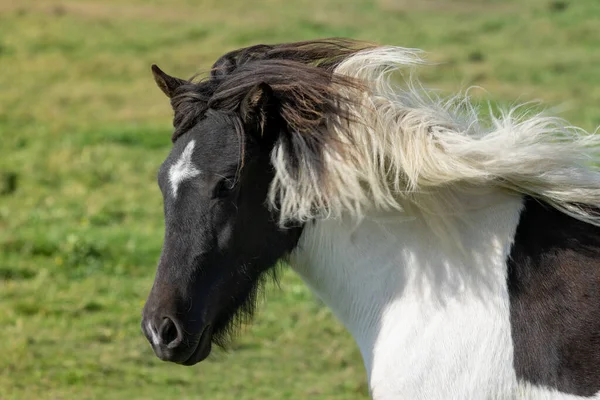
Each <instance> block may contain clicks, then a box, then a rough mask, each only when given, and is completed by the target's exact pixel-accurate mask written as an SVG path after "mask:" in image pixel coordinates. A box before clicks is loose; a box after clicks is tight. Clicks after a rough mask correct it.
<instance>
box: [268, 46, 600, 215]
mask: <svg viewBox="0 0 600 400" xmlns="http://www.w3.org/2000/svg"><path fill="white" fill-rule="evenodd" d="M421 63H423V61H422V59H421V58H420V56H419V51H417V50H411V49H405V48H399V47H377V48H373V49H368V50H363V51H360V52H358V53H356V54H354V55H352V56H350V57H349V58H347V59H346V60H344V61H342V62H341V63H340V64H339V65H338V66H337V67H336V69H335V73H336V74H339V75H343V76H347V77H350V78H353V79H357V80H359V81H361V82H362V83H364V85H365V87H367V90H366V91H364V92H360V93H358V92H357V93H351V95H352V96H355V97H357V98H359V100H360V101H359V102H358V103H356V104H354V105H348V108H349V112H350V114H351V116H352V119H351V120H352V122H351V123H350V124H349V125H347V127H346V128H344V129H348V131H347V132H341V131H339V130H340V129H342V128H339V126H342V125H340V124H335V127H332V128H331V129H332V131H331V134H332V137H335V138H336V140H339V141H342V142H347V143H346V145H345V146H344V152H343V153H340V152H339V151H336V150H335V149H336V148H337V147H336V146H331V148H327V149H326V152H325V155H326V157H325V162H326V167H325V168H324V169H325V175H326V176H325V180H324V182H325V183H324V184H323V182H322V180H321V181H320V180H319V179H318V177H317V171H315V170H314V167H311V164H310V160H306V161H302V162H303V163H304V164H303V165H301V166H300V168H299V176H297V177H295V178H294V179H292V178H291V175H290V172H289V171H290V168H289V166H288V165H287V164H286V159H285V154H284V152H283V149H282V148H281V147H276V148H275V149H274V151H273V154H272V160H273V164H274V166H275V170H276V176H275V179H274V181H273V183H272V185H271V192H270V199H271V201H272V202H275V199H278V203H279V204H278V207H279V208H280V211H281V219H282V223H285V222H287V221H290V220H292V221H307V220H311V219H314V218H324V217H333V218H337V217H341V216H342V215H344V214H351V215H353V216H356V217H359V218H360V217H362V216H363V215H365V213H367V212H368V211H370V210H398V211H401V212H404V213H407V212H408V213H412V212H418V213H420V214H421V215H424V216H426V217H427V218H428V219H429V220H430V221H438V222H439V223H443V221H444V220H445V219H446V218H449V216H450V215H460V213H461V207H462V206H461V204H460V202H459V201H455V195H456V194H457V193H460V192H464V191H472V190H479V189H482V188H490V187H499V188H505V189H506V190H507V191H512V192H516V193H520V194H527V195H531V196H533V197H535V198H538V199H540V200H542V201H544V202H546V203H548V204H550V205H552V206H554V207H556V208H557V209H560V210H562V211H563V212H565V213H567V214H569V215H571V216H573V217H575V218H578V219H581V220H583V221H587V222H589V223H592V224H595V225H600V215H599V214H598V213H594V211H592V207H598V206H600V168H599V164H598V163H599V162H600V135H593V134H589V133H586V132H585V131H584V130H582V129H579V128H575V127H572V126H569V125H567V124H566V123H565V121H563V120H561V119H559V118H554V117H548V116H544V115H541V114H532V113H531V112H528V111H527V110H526V109H525V107H524V106H518V107H514V108H512V109H510V110H508V111H505V112H501V113H499V115H491V117H487V116H486V117H485V118H482V117H481V116H480V113H479V112H478V111H477V109H476V108H477V107H476V106H475V105H473V103H472V102H471V101H470V100H469V98H468V97H467V96H459V97H452V98H449V99H443V98H440V97H439V96H438V95H436V94H435V93H433V92H432V91H428V90H425V89H423V88H422V87H421V86H420V84H419V83H418V82H417V81H416V80H414V79H412V78H405V82H406V84H404V85H401V84H399V83H397V82H399V80H397V79H395V76H394V74H393V73H394V72H396V71H397V70H399V69H404V68H407V67H412V66H415V65H418V64H421ZM340 90H352V89H346V88H341V89H340ZM347 95H348V94H346V96H347ZM336 130H337V131H336ZM586 206H592V207H586ZM446 222H447V220H446ZM434 223H437V222H434Z"/></svg>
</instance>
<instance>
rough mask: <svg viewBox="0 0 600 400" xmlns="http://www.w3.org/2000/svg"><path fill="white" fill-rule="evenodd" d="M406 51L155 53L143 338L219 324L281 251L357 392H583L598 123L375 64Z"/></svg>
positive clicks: (593, 370)
mask: <svg viewBox="0 0 600 400" xmlns="http://www.w3.org/2000/svg"><path fill="white" fill-rule="evenodd" d="M421 62H422V61H421V59H420V58H419V53H418V51H415V50H410V49H404V48H399V47H379V46H372V45H365V44H361V43H356V42H351V41H346V40H333V39H332V40H322V41H313V42H301V43H290V44H281V45H274V46H267V45H259V46H253V47H249V48H245V49H240V50H237V51H234V52H231V53H228V54H226V55H224V56H223V57H221V58H220V59H219V60H218V61H217V62H216V63H215V65H214V67H213V68H212V70H211V73H210V75H209V76H207V77H206V78H205V79H203V80H200V81H197V80H196V81H187V80H182V79H178V78H174V77H171V76H169V75H167V74H165V73H164V72H162V71H161V70H160V69H159V68H158V67H156V66H153V72H154V77H155V80H156V82H157V83H158V86H159V87H160V88H161V89H162V90H163V91H164V92H165V93H166V95H167V96H168V97H169V98H170V99H171V104H172V106H173V109H174V113H175V117H174V126H175V131H174V135H173V142H174V145H173V149H172V150H171V153H170V154H169V156H168V158H167V159H166V161H165V162H164V163H163V164H162V166H161V168H160V172H159V174H158V183H159V186H160V189H161V191H162V194H163V196H164V213H165V238H164V247H163V250H162V254H161V257H160V261H159V264H158V270H157V273H156V279H155V281H154V285H153V287H152V290H151V292H150V295H149V298H148V300H147V302H146V305H145V307H144V311H143V322H142V328H143V331H144V333H145V335H146V336H147V338H148V339H149V341H150V342H151V344H152V347H153V349H154V351H155V352H156V354H157V355H158V357H160V358H161V359H163V360H168V361H173V362H176V363H180V364H185V365H193V364H196V363H198V362H200V361H202V360H203V359H205V358H206V357H207V356H208V355H209V353H210V351H211V344H213V343H216V344H219V345H224V344H226V342H227V338H228V337H230V333H232V331H233V330H234V329H233V328H235V326H236V325H237V324H238V323H239V322H240V321H246V320H248V318H249V317H250V316H251V315H252V312H253V310H254V306H255V300H256V295H257V291H258V290H259V289H260V285H261V282H263V280H264V279H265V277H268V276H269V275H270V274H269V272H272V271H273V269H274V267H275V265H276V264H277V262H278V261H279V260H281V259H283V260H286V261H287V263H288V264H289V265H290V266H291V267H292V268H293V269H294V270H295V271H296V272H297V273H298V274H300V276H301V277H302V278H303V279H304V280H305V281H306V283H307V284H308V285H309V286H310V288H311V289H312V290H313V291H314V292H315V293H316V294H317V295H318V296H319V297H320V298H322V299H323V300H324V302H325V303H326V304H327V305H328V306H329V307H331V308H332V309H333V311H334V312H335V314H336V316H337V317H338V318H339V319H340V320H341V321H342V322H343V323H344V324H345V326H346V327H347V328H348V330H349V331H350V332H351V333H352V335H353V337H354V338H355V340H356V342H357V344H358V346H359V347H360V350H361V353H362V356H363V359H364V363H365V365H366V369H367V371H368V378H369V386H370V391H371V394H372V396H373V398H374V399H400V398H402V399H512V398H523V399H550V398H552V399H555V398H556V399H571V398H590V397H594V396H595V398H598V397H599V395H598V392H600V228H599V225H600V213H599V208H598V206H599V205H600V168H599V167H598V164H594V163H593V161H594V160H596V161H597V160H600V136H599V135H590V134H587V133H585V132H583V131H581V130H580V129H576V128H572V127H569V126H567V125H565V124H564V123H563V122H562V121H561V120H559V119H556V118H549V117H544V116H542V115H538V114H527V113H521V112H520V111H519V110H520V109H519V108H517V109H513V110H510V111H509V112H505V113H501V114H500V115H497V116H492V117H491V118H484V119H482V118H480V117H479V116H478V113H477V111H476V110H475V107H474V106H473V105H471V103H470V102H469V100H468V99H467V98H452V99H450V100H443V99H440V98H439V97H437V96H435V95H433V94H432V92H429V91H426V90H425V89H422V88H420V87H419V85H417V84H415V81H414V80H410V79H407V80H406V82H407V84H406V85H404V84H402V85H400V84H398V83H396V82H398V80H397V79H394V78H392V75H391V73H392V72H393V71H394V70H397V69H399V68H409V67H411V66H415V65H416V64H419V63H421ZM483 121H487V122H483Z"/></svg>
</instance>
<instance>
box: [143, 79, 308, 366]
mask: <svg viewBox="0 0 600 400" xmlns="http://www.w3.org/2000/svg"><path fill="white" fill-rule="evenodd" d="M154 72H155V78H156V80H157V83H158V84H159V86H160V87H161V88H162V89H163V91H165V93H166V94H167V95H169V96H170V97H171V98H172V99H173V102H174V104H175V103H176V102H177V101H178V100H181V101H188V102H189V101H192V103H194V106H195V107H197V109H196V111H198V113H197V114H196V118H194V119H193V121H187V122H188V124H187V126H183V125H181V124H179V125H178V126H176V127H177V131H176V132H177V133H176V134H177V135H178V137H177V138H176V139H175V143H174V145H173V148H172V150H171V153H170V154H169V156H168V157H167V159H166V160H165V162H164V163H163V164H162V166H161V168H160V170H159V173H158V184H159V186H160V190H161V192H162V195H163V198H164V216H165V237H164V245H163V249H162V254H161V256H160V260H159V264H158V271H157V274H156V279H155V281H154V285H153V287H152V290H151V292H150V295H149V297H148V300H147V302H146V305H145V307H144V311H143V322H142V329H143V331H144V333H145V334H146V336H147V338H148V339H149V341H150V342H151V344H152V347H153V348H154V351H155V352H156V354H157V355H158V357H160V358H161V359H163V360H169V361H174V362H177V363H182V364H187V365H191V364H195V363H197V362H199V361H201V360H203V359H204V358H206V357H207V356H208V354H209V353H210V350H211V343H212V342H215V343H217V344H222V342H223V339H224V337H225V335H226V333H227V331H228V330H229V329H230V328H231V327H232V324H235V322H236V321H237V320H239V318H240V317H241V318H242V319H243V318H244V317H245V316H249V314H251V312H252V309H253V307H254V300H255V297H256V294H257V289H258V287H259V283H260V282H261V278H262V277H263V276H264V274H265V272H267V271H268V270H269V269H270V268H272V267H273V266H274V265H275V264H276V262H277V260H278V259H279V258H281V257H282V256H283V255H284V254H285V253H286V252H289V251H290V250H291V249H292V248H293V247H294V246H295V244H296V242H297V240H298V237H299V235H300V231H301V229H300V228H298V227H291V228H286V229H282V228H280V227H279V225H278V218H277V216H276V215H275V214H274V212H273V211H271V209H270V208H269V207H268V205H267V193H268V190H269V184H270V182H271V180H272V179H273V175H274V172H273V167H272V165H271V162H270V152H271V150H272V148H273V144H274V141H275V139H276V137H277V136H276V134H277V133H278V131H279V127H278V122H277V120H276V119H275V118H270V116H271V115H275V114H273V113H272V112H271V110H270V108H271V107H275V104H274V99H273V97H272V92H271V89H270V87H269V86H268V85H266V84H259V85H257V86H255V87H252V88H249V89H248V90H247V93H246V95H245V96H244V98H243V99H241V101H240V103H239V107H237V110H236V111H235V112H231V111H227V110H220V109H219V108H218V107H214V108H212V107H209V106H208V103H205V104H203V103H202V102H203V100H202V99H193V94H191V93H185V82H184V81H182V80H179V79H175V78H172V77H169V76H167V75H166V74H164V73H162V72H161V71H160V70H159V69H158V68H154ZM176 93H180V96H179V98H178V97H177V94H176ZM186 96H187V97H188V98H187V99H185V97H186ZM189 96H192V98H190V97H189ZM182 99H183V100H182ZM195 100H197V102H196V101H195ZM180 106H181V105H180ZM188 106H189V104H188ZM175 111H176V119H177V118H179V117H180V116H179V114H178V113H179V112H182V113H186V112H190V110H187V111H186V110H181V109H180V107H176V108H175ZM187 118H190V116H189V115H181V119H182V121H177V122H176V124H177V123H178V122H183V120H185V119H187Z"/></svg>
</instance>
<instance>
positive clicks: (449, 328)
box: [292, 197, 522, 399]
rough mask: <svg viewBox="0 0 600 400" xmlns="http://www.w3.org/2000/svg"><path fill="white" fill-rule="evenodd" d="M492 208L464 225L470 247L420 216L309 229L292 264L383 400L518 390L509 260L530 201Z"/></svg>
mask: <svg viewBox="0 0 600 400" xmlns="http://www.w3.org/2000/svg"><path fill="white" fill-rule="evenodd" d="M480 200H481V199H480ZM483 201H484V203H485V202H487V199H483ZM490 204H493V205H491V206H489V207H487V208H486V209H482V210H479V211H477V212H473V213H472V215H470V216H469V217H468V219H466V220H465V221H463V222H462V223H460V224H459V225H460V226H459V227H458V228H457V232H458V234H459V235H460V239H461V241H462V244H463V246H464V250H462V251H460V250H456V251H452V250H449V249H450V244H446V245H443V244H441V243H440V240H439V239H438V238H437V237H436V236H435V235H434V234H433V233H432V232H431V231H430V230H429V229H428V228H427V226H426V225H425V224H424V223H423V222H422V221H421V220H420V219H418V218H414V219H409V218H403V217H399V216H396V217H394V216H388V217H386V216H378V217H372V218H365V219H364V220H362V221H361V222H356V221H321V222H317V223H315V224H313V225H309V226H307V227H306V228H305V231H304V233H303V235H302V238H301V240H300V243H299V246H298V249H297V250H296V251H295V253H294V254H293V255H292V265H293V268H294V269H295V270H296V271H297V272H298V273H299V274H300V275H301V276H302V277H303V279H304V280H305V281H306V282H307V284H308V285H309V286H310V287H311V289H312V290H313V291H314V292H315V293H316V294H317V295H318V296H319V297H321V298H322V299H323V301H324V302H325V303H327V305H328V306H330V307H331V308H332V310H333V311H334V313H335V314H336V316H337V317H338V318H339V319H340V320H341V321H342V322H343V323H344V324H345V325H346V327H347V328H348V329H349V330H350V332H351V333H352V335H353V336H354V338H355V340H356V342H357V343H358V345H359V347H360V350H361V353H362V355H363V358H364V362H365V366H366V368H367V371H368V375H369V386H370V388H371V392H372V394H373V397H374V398H376V399H390V398H397V397H398V396H402V398H484V397H486V398H487V397H488V396H490V395H491V396H495V395H500V393H506V390H510V391H512V390H516V378H515V373H514V371H513V368H512V360H513V354H512V344H511V338H510V337H511V332H510V321H509V299H508V292H507V288H506V259H507V256H508V254H509V251H510V247H511V244H512V239H513V237H514V233H515V230H516V227H517V224H518V221H519V214H520V211H521V208H522V199H520V198H515V197H506V198H503V199H502V200H501V201H498V198H497V197H495V201H494V202H492V203H490ZM457 248H458V247H457ZM479 395H482V396H479Z"/></svg>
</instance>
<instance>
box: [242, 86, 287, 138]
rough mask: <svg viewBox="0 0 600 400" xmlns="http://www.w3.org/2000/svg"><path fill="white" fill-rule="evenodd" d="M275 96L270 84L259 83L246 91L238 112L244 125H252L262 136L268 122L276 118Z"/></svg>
mask: <svg viewBox="0 0 600 400" xmlns="http://www.w3.org/2000/svg"><path fill="white" fill-rule="evenodd" d="M278 112H279V110H278V105H277V98H276V97H275V93H274V92H273V89H272V88H271V86H269V85H268V84H266V83H264V82H263V83H259V84H258V85H256V86H254V87H253V88H252V89H250V90H249V91H248V93H247V94H246V96H245V97H244V100H242V103H241V104H240V114H241V117H242V120H243V121H244V123H245V124H246V125H253V126H255V127H256V129H257V131H258V135H260V136H261V137H264V135H265V132H266V131H267V126H268V125H269V123H270V122H274V121H276V120H277V119H278Z"/></svg>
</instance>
